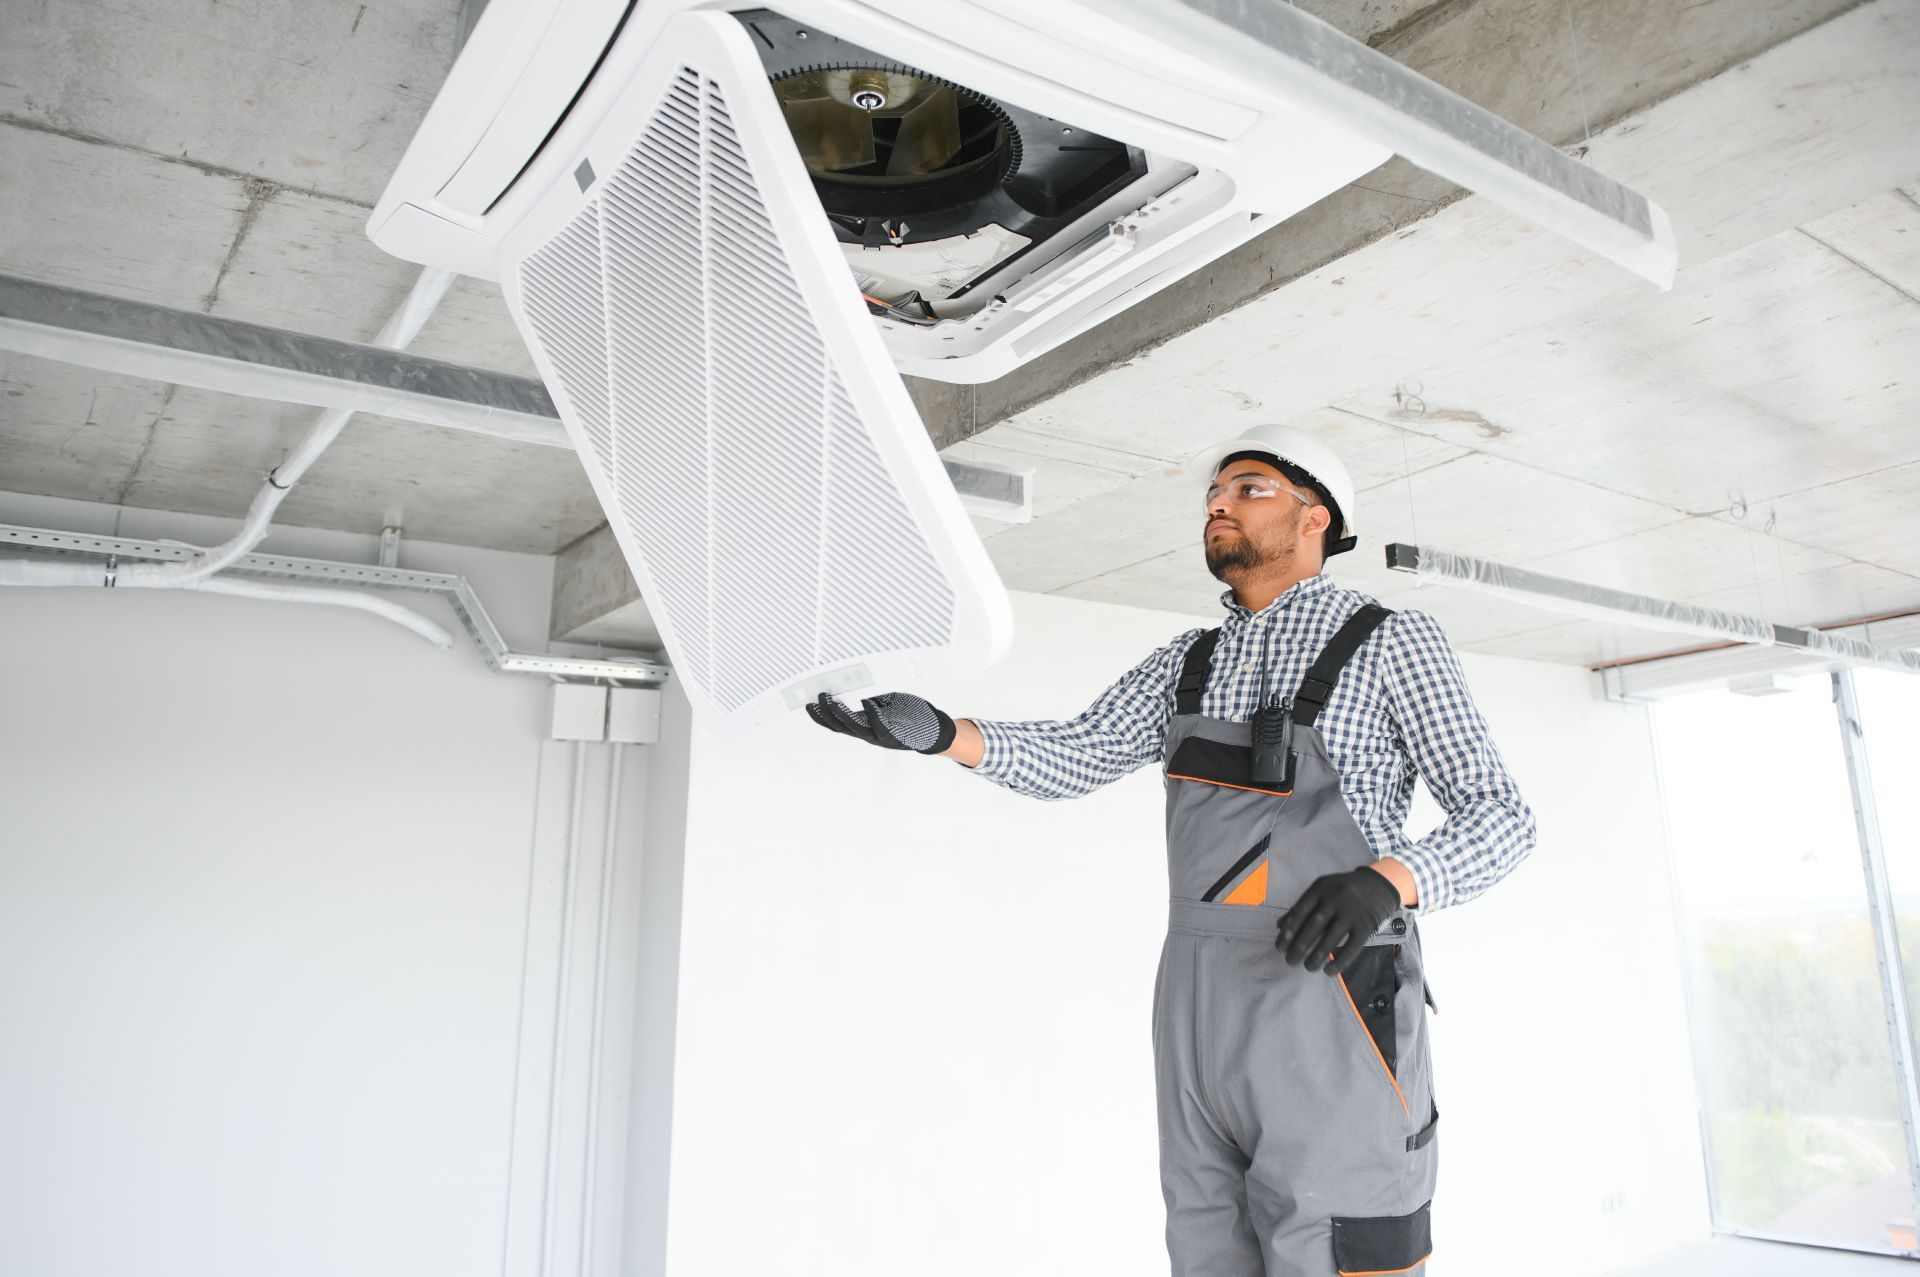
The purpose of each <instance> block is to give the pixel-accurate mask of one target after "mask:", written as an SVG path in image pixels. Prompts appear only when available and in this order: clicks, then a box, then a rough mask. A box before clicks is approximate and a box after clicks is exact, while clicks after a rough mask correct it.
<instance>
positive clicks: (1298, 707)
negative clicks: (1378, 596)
mask: <svg viewBox="0 0 1920 1277" xmlns="http://www.w3.org/2000/svg"><path fill="white" fill-rule="evenodd" d="M1392 615H1393V613H1392V611H1390V610H1389V609H1387V608H1384V607H1381V606H1380V605H1379V604H1378V603H1369V604H1367V605H1366V606H1365V607H1363V608H1361V609H1360V610H1359V611H1358V612H1355V613H1354V614H1353V615H1352V616H1350V617H1348V618H1347V623H1346V624H1345V625H1342V626H1341V627H1340V629H1339V631H1338V632H1336V633H1335V634H1334V636H1333V637H1332V638H1330V639H1328V640H1327V645H1326V646H1325V647H1323V648H1321V649H1320V655H1319V656H1317V657H1315V658H1314V661H1313V664H1312V665H1311V666H1309V667H1308V669H1307V676H1306V677H1305V678H1303V679H1301V680H1300V690H1299V691H1297V692H1295V693H1294V694H1293V721H1294V723H1295V724H1296V725H1298V726H1300V727H1312V726H1313V720H1314V719H1316V718H1319V717H1320V711H1321V710H1322V709H1325V708H1326V704H1327V697H1329V696H1331V695H1333V688H1334V684H1336V683H1338V682H1339V681H1340V671H1341V669H1342V668H1344V667H1345V665H1346V663H1347V661H1348V659H1349V658H1350V657H1352V655H1353V654H1354V653H1355V652H1356V651H1358V650H1359V649H1360V645H1361V644H1362V643H1364V642H1366V641H1367V635H1369V634H1371V633H1373V631H1374V629H1375V627H1377V626H1378V625H1379V624H1380V622H1382V621H1384V620H1386V619H1387V618H1388V617H1389V616H1392Z"/></svg>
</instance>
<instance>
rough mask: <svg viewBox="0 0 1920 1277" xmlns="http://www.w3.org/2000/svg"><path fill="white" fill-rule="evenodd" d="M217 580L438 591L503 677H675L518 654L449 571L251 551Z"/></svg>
mask: <svg viewBox="0 0 1920 1277" xmlns="http://www.w3.org/2000/svg"><path fill="white" fill-rule="evenodd" d="M0 546H5V547H12V548H14V549H20V550H27V551H32V552H37V553H40V554H55V555H85V556H93V557H98V558H120V559H162V560H179V559H187V558H191V557H192V556H193V554H194V549H193V547H191V546H182V545H172V544H169V543H167V542H164V541H136V540H133V539H131V538H128V537H115V536H90V535H87V534H85V533H79V532H60V531H55V530H53V529H50V528H28V527H18V526H15V525H13V524H0ZM222 575H232V576H240V577H264V578H270V579H279V580H296V581H318V582H324V583H327V584H331V585H350V586H354V587H356V588H359V589H371V590H415V591H419V592H421V593H424V594H437V595H439V596H441V597H442V598H444V599H446V601H447V604H448V605H449V606H450V607H452V608H453V613H454V615H455V616H456V617H458V618H459V620H460V626H461V628H462V629H464V630H466V632H467V637H468V638H470V639H472V640H473V643H474V646H475V647H477V648H479V649H480V656H481V658H482V659H483V660H485V661H486V663H487V667H488V668H489V669H492V670H495V671H498V672H499V673H502V674H545V675H548V676H550V677H553V678H574V679H600V680H604V681H607V682H613V683H630V684H642V685H646V686H657V685H658V684H660V683H663V682H665V681H666V679H667V676H668V675H669V674H670V673H671V672H672V667H671V666H669V665H668V664H667V663H666V662H664V661H658V660H652V659H649V658H646V657H624V658H613V657H585V656H551V655H547V654H545V653H540V652H516V651H514V650H513V649H512V648H510V647H508V646H507V642H506V640H505V639H504V638H502V637H501V635H500V631H499V629H498V628H497V627H496V626H495V625H494V623H493V620H492V618H491V617H489V616H488V615H487V609H486V608H485V607H484V606H482V604H481V602H480V596H479V595H478V594H476V593H474V589H473V586H472V584H471V583H470V582H468V580H467V578H466V577H464V576H457V575H454V574H452V573H448V572H412V571H408V570H406V569H403V568H398V567H386V566H382V565H379V564H372V563H343V562H339V561H336V560H332V559H300V558H292V557H290V556H287V555H283V554H249V555H247V556H246V557H244V558H242V559H240V560H239V561H238V562H236V563H235V564H234V565H233V566H232V567H229V568H227V569H226V571H225V572H224V573H222Z"/></svg>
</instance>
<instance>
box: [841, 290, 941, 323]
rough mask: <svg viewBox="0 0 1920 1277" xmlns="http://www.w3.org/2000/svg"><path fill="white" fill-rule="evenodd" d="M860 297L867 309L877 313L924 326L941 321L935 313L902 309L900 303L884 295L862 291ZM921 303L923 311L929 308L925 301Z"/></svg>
mask: <svg viewBox="0 0 1920 1277" xmlns="http://www.w3.org/2000/svg"><path fill="white" fill-rule="evenodd" d="M860 297H861V300H863V301H865V302H866V303H867V310H868V311H869V312H871V313H872V314H875V315H885V316H886V317H887V318H889V319H898V320H901V321H902V322H905V323H909V324H918V325H919V326H920V327H922V328H931V327H933V326H934V325H935V324H937V323H939V322H940V320H939V318H938V317H937V316H935V315H933V314H930V313H922V314H918V315H916V314H914V313H913V312H912V311H910V310H905V309H902V308H901V307H900V306H899V305H898V304H896V303H894V302H890V301H888V300H886V299H885V298H884V297H875V296H874V295H873V294H872V293H861V294H860ZM919 305H920V306H921V308H922V310H923V312H924V311H926V310H927V309H928V308H927V304H926V303H925V302H924V301H923V302H920V303H919Z"/></svg>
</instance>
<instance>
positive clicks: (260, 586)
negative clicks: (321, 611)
mask: <svg viewBox="0 0 1920 1277" xmlns="http://www.w3.org/2000/svg"><path fill="white" fill-rule="evenodd" d="M125 570H126V569H124V568H122V569H121V571H125ZM180 588H181V589H185V590H205V591H206V592H207V593H209V594H232V595H237V596H239V597H240V598H246V599H273V600H276V601H278V602H282V603H320V604H326V605H330V606H333V607H351V608H358V609H359V610H361V611H362V612H371V613H373V614H374V615H375V616H378V617H383V618H385V619H386V620H389V621H392V622H393V623H394V624H395V625H403V626H405V627H406V628H407V629H410V630H412V631H413V632H414V633H415V634H418V635H419V636H420V637H421V638H423V639H425V640H427V642H429V643H431V644H433V645H434V646H435V647H438V648H443V649H444V648H450V647H452V646H453V635H451V634H449V633H447V631H446V629H445V628H444V627H442V626H439V625H436V624H434V623H433V622H432V621H430V620H428V619H427V618H426V617H424V616H422V615H420V614H419V613H418V612H416V611H414V610H413V609H412V608H406V607H401V606H400V605H399V604H398V603H394V602H392V601H390V600H388V599H383V598H381V597H380V596H378V595H376V594H362V593H358V592H356V591H353V590H329V589H325V588H324V587H317V586H310V585H275V584H271V583H269V582H266V581H239V580H235V579H234V578H232V577H224V576H222V577H214V578H213V579H211V580H207V581H189V582H187V583H186V584H185V585H183V586H181V587H180Z"/></svg>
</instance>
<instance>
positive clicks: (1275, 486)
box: [1206, 474, 1314, 510]
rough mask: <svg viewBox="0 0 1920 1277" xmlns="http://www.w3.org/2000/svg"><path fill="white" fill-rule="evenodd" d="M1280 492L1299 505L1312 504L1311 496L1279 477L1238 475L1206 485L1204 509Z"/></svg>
mask: <svg viewBox="0 0 1920 1277" xmlns="http://www.w3.org/2000/svg"><path fill="white" fill-rule="evenodd" d="M1282 493H1284V494H1286V495H1287V496H1290V497H1292V498H1293V499H1294V500H1295V501H1298V502H1299V503H1300V504H1301V505H1313V504H1314V502H1313V500H1312V499H1311V498H1308V497H1303V496H1301V495H1300V494H1299V493H1298V492H1295V491H1294V490H1293V489H1292V488H1290V487H1288V486H1287V485H1286V484H1285V483H1284V482H1282V481H1281V480H1279V479H1270V478H1268V477H1267V476H1265V475H1258V474H1247V475H1238V476H1236V477H1234V478H1232V479H1228V480H1226V481H1225V482H1223V483H1214V484H1210V485H1208V487H1207V503H1206V509H1209V510H1211V509H1213V508H1214V506H1216V505H1218V504H1220V503H1221V502H1223V501H1224V502H1226V503H1227V504H1228V505H1235V504H1238V503H1239V502H1242V501H1258V500H1261V499H1262V498H1265V497H1277V496H1280V495H1281V494H1282Z"/></svg>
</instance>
